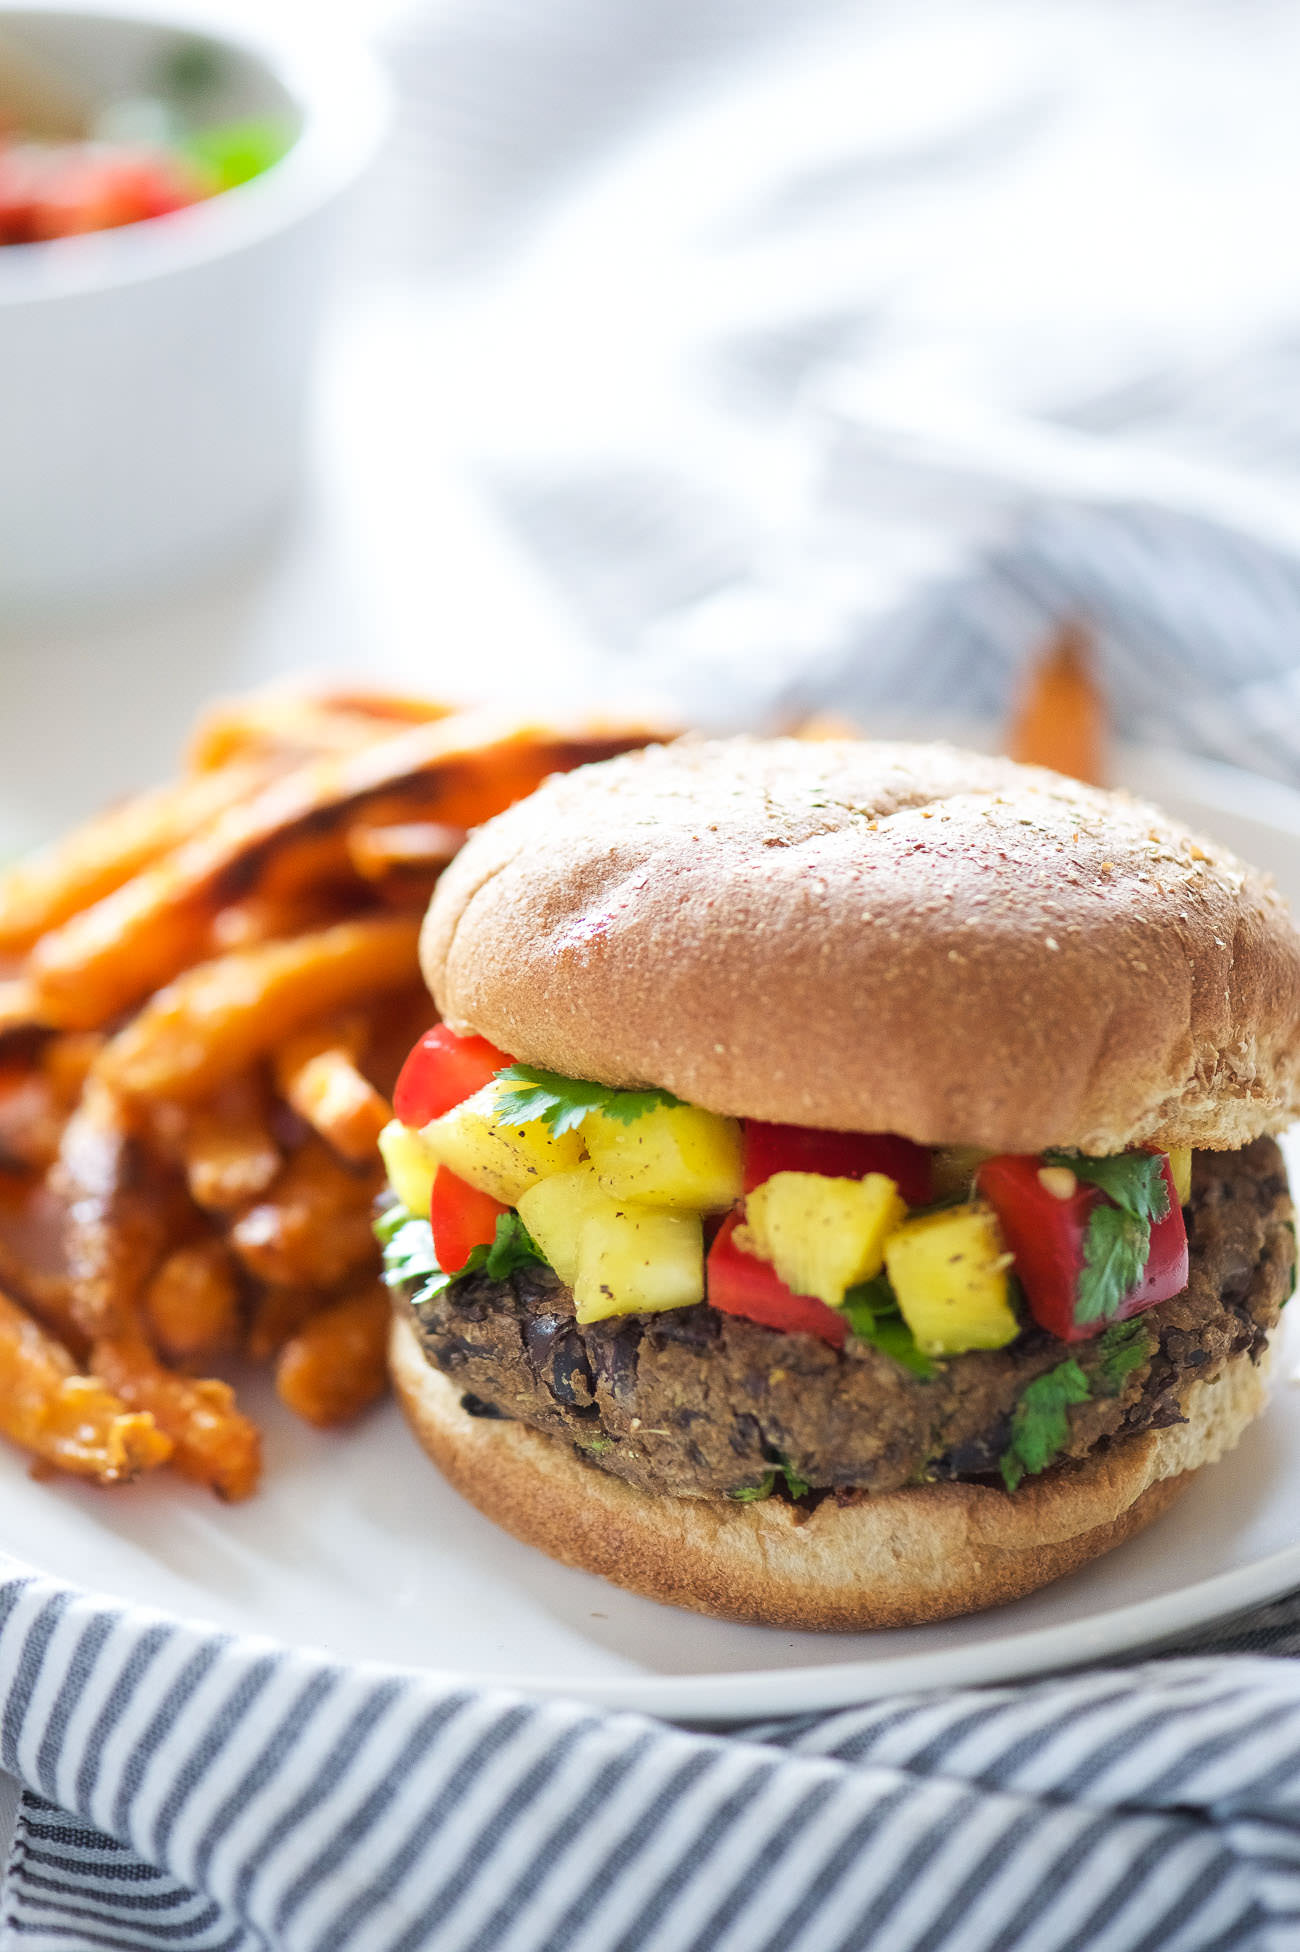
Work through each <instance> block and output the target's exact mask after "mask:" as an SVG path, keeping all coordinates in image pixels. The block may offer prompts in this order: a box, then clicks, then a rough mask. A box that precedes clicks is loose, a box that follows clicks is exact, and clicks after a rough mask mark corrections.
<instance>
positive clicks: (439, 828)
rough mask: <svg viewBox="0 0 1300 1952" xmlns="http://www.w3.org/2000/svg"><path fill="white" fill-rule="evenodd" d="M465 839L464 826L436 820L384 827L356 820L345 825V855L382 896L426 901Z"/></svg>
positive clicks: (409, 821)
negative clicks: (449, 825)
mask: <svg viewBox="0 0 1300 1952" xmlns="http://www.w3.org/2000/svg"><path fill="white" fill-rule="evenodd" d="M464 840H465V830H464V828H463V827H446V826H444V825H443V824H442V823H441V821H437V820H408V821H406V822H405V823H403V824H401V825H398V826H386V827H377V826H374V825H373V824H372V823H370V822H369V821H363V820H359V821H357V822H356V823H355V825H354V826H351V827H349V828H348V835H347V843H348V858H349V860H350V861H351V863H352V866H353V867H354V868H355V869H356V871H357V873H358V874H359V875H360V876H361V878H362V880H363V881H368V882H370V883H371V885H372V886H373V887H374V888H376V889H377V890H378V891H379V892H380V893H381V894H382V895H384V896H385V898H391V897H401V898H404V899H406V898H409V899H411V900H413V901H414V900H420V901H427V900H428V898H429V895H430V894H431V893H432V891H433V885H434V883H435V882H436V881H437V879H438V876H439V875H440V874H441V873H442V870H443V869H444V868H445V867H446V865H447V863H448V861H450V860H452V859H453V858H454V857H455V855H456V854H457V853H459V851H460V849H461V847H462V846H463V844H464Z"/></svg>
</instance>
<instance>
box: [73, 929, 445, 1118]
mask: <svg viewBox="0 0 1300 1952" xmlns="http://www.w3.org/2000/svg"><path fill="white" fill-rule="evenodd" d="M419 932H420V931H419V923H418V922H417V920H416V919H415V917H414V916H407V915H369V916H362V917H361V918H360V919H359V920H357V921H355V922H339V923H337V924H336V925H335V926H334V927H333V928H328V929H320V930H318V931H317V932H316V933H315V934H314V935H300V936H296V937H294V938H293V939H292V940H291V941H289V942H266V943H263V944H262V945H261V946H260V947H259V948H256V949H243V950H239V951H237V952H236V953H235V954H233V955H229V956H220V957H218V958H217V959H216V960H215V961H214V962H206V963H200V964H198V966H197V967H196V968H194V969H188V970H186V971H185V973H184V974H183V975H181V976H178V977H177V978H176V980H175V982H174V983H169V984H168V986H167V987H166V989H162V990H159V991H158V993H157V995H156V996H152V997H150V999H149V1001H148V1002H147V1003H146V1004H145V1006H144V1008H143V1009H142V1010H141V1011H140V1013H139V1015H138V1016H136V1017H133V1018H132V1020H131V1022H130V1023H128V1024H127V1025H126V1027H125V1028H124V1029H123V1030H120V1031H119V1032H118V1034H117V1036H116V1037H114V1038H113V1039H112V1040H111V1041H110V1042H109V1043H108V1044H106V1045H105V1046H104V1049H103V1051H102V1053H101V1054H100V1057H99V1061H98V1063H97V1064H96V1067H95V1073H96V1076H97V1078H98V1079H99V1080H100V1081H101V1082H102V1083H104V1084H106V1085H108V1086H110V1087H111V1088H112V1089H114V1090H117V1091H122V1092H125V1093H127V1094H129V1095H130V1096H133V1097H137V1098H152V1097H160V1098H179V1099H181V1100H183V1101H190V1100H193V1099H195V1098H198V1097H200V1096H201V1095H202V1094H203V1093H205V1092H208V1091H211V1090H213V1089H214V1087H215V1086H217V1085H219V1084H221V1083H223V1082H224V1081H225V1079H227V1078H229V1077H233V1076H234V1075H235V1073H236V1072H238V1071H242V1070H244V1069H245V1068H246V1067H247V1066H248V1065H249V1064H251V1063H252V1062H253V1060H254V1059H255V1058H258V1057H262V1056H264V1055H265V1054H266V1053H267V1052H268V1051H270V1050H273V1049H274V1048H275V1047H276V1046H277V1045H278V1044H281V1043H283V1041H284V1039H285V1038H286V1037H288V1036H290V1035H292V1033H293V1032H294V1031H296V1030H298V1029H299V1028H300V1027H301V1026H302V1025H303V1024H305V1023H308V1022H310V1020H311V1019H312V1018H313V1017H318V1016H319V1015H320V1014H321V1012H322V1011H323V1010H335V1009H341V1008H346V1007H347V1005H349V1004H351V1003H355V1002H357V1001H358V1000H359V999H361V998H363V997H365V998H368V997H371V996H373V995H374V994H375V993H376V992H382V991H385V990H395V989H403V988H405V987H406V986H407V985H408V984H409V983H410V981H411V977H412V974H413V972H414V970H415V968H416V946H417V942H418V938H419Z"/></svg>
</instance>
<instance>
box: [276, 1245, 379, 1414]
mask: <svg viewBox="0 0 1300 1952" xmlns="http://www.w3.org/2000/svg"><path fill="white" fill-rule="evenodd" d="M391 1316H392V1302H391V1300H390V1298H389V1295H388V1292H387V1290H386V1289H385V1288H383V1287H381V1286H380V1284H379V1283H378V1282H376V1281H370V1282H367V1284H366V1286H365V1287H364V1288H359V1289H357V1290H356V1292H355V1293H353V1294H350V1295H345V1296H344V1297H343V1299H342V1300H341V1301H336V1302H333V1303H331V1305H330V1306H329V1307H328V1308H325V1309H322V1311H321V1313H320V1314H319V1315H313V1317H312V1318H311V1320H310V1321H309V1322H307V1323H306V1324H305V1325H304V1326H303V1327H302V1328H300V1329H299V1331H298V1333H297V1334H296V1335H295V1336H293V1337H292V1338H291V1339H290V1340H289V1341H288V1342H287V1343H286V1344H285V1346H284V1348H283V1349H282V1350H281V1352H280V1359H279V1361H278V1362H277V1364H276V1368H275V1387H276V1392H277V1394H278V1395H279V1398H280V1401H281V1402H282V1403H284V1404H287V1405H288V1407H289V1409H291V1410H294V1411H296V1412H297V1414H298V1415H299V1416H300V1417H303V1418H305V1419H306V1421H307V1422H308V1423H314V1424H317V1425H318V1426H320V1427H321V1428H322V1429H328V1428H329V1427H330V1426H331V1425H333V1424H336V1423H347V1422H349V1421H350V1420H351V1419H352V1418H353V1417H356V1416H360V1414H361V1412H362V1411H363V1410H367V1409H369V1407H370V1405H371V1404H372V1403H375V1402H377V1401H378V1400H379V1398H380V1397H381V1396H382V1395H383V1393H384V1390H385V1388H386V1387H387V1383H388V1365H387V1359H386V1352H387V1347H388V1324H389V1321H390V1319H391Z"/></svg>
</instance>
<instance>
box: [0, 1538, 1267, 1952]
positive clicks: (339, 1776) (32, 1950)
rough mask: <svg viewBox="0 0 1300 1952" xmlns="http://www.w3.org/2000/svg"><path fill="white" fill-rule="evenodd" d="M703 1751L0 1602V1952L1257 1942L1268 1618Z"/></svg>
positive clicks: (536, 1710)
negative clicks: (10, 1836) (1038, 1676)
mask: <svg viewBox="0 0 1300 1952" xmlns="http://www.w3.org/2000/svg"><path fill="white" fill-rule="evenodd" d="M1219 1644H1221V1645H1224V1646H1228V1647H1238V1648H1240V1649H1241V1650H1242V1651H1238V1652H1235V1653H1232V1654H1228V1655H1217V1656H1216V1655H1208V1654H1206V1653H1196V1654H1192V1655H1188V1656H1184V1657H1182V1658H1175V1659H1166V1660H1163V1661H1152V1662H1148V1663H1146V1664H1143V1665H1137V1666H1132V1667H1126V1668H1119V1669H1115V1670H1111V1671H1105V1672H1096V1673H1092V1674H1086V1675H1082V1676H1079V1677H1076V1678H1074V1679H1072V1680H1070V1681H1068V1682H1064V1683H1062V1682H1051V1681H1048V1682H1042V1683H1039V1684H1036V1685H1034V1686H1032V1687H1026V1688H985V1689H982V1690H978V1691H972V1692H969V1693H950V1694H943V1695H938V1696H934V1695H913V1696H906V1697H903V1698H900V1699H893V1700H888V1701H882V1702H876V1703H873V1704H872V1705H871V1706H869V1707H865V1708H858V1709H853V1710H849V1711H846V1712H844V1713H840V1714H835V1715H831V1716H827V1717H822V1718H810V1719H804V1720H799V1721H788V1722H783V1723H774V1724H767V1725H764V1726H755V1727H752V1728H748V1729H744V1730H741V1731H739V1732H738V1733H733V1734H731V1735H729V1736H728V1737H726V1738H723V1737H719V1736H717V1735H710V1734H707V1733H692V1732H688V1731H684V1730H679V1729H672V1728H668V1727H665V1726H663V1725H661V1724H656V1723H654V1722H652V1721H648V1720H645V1719H643V1718H642V1717H640V1716H636V1715H630V1714H622V1715H610V1714H598V1713H595V1712H593V1711H591V1710H588V1709H585V1708H582V1707H579V1706H576V1705H569V1704H565V1703H563V1702H553V1701H547V1702H541V1701H537V1700H530V1699H528V1698H526V1697H521V1696H519V1695H514V1694H509V1693H505V1692H496V1691H483V1690H473V1689H467V1688H465V1687H458V1686H457V1685H456V1684H455V1682H454V1680H448V1679H446V1678H440V1677H436V1676H432V1675H421V1674H416V1673H411V1672H397V1671H386V1670H383V1669H379V1668H366V1667H348V1666H341V1665H339V1664H338V1663H336V1662H333V1661H330V1660H328V1659H326V1658H325V1657H323V1656H314V1655H310V1654H304V1653H297V1652H292V1651H290V1650H288V1649H285V1648H280V1647H276V1646H273V1645H270V1644H268V1643H262V1642H256V1641H251V1640H247V1639H238V1638H230V1637H228V1636H225V1635H221V1634H218V1633H215V1632H209V1631H205V1630H203V1629H201V1628H197V1627H192V1626H186V1625H183V1624H181V1623H180V1622H177V1621H174V1620H167V1619H162V1618H156V1617H151V1616H148V1615H143V1614H140V1613H131V1612H127V1611H123V1610H121V1609H118V1608H115V1607H112V1606H109V1605H106V1604H103V1603H102V1602H99V1601H97V1600H94V1599H92V1598H90V1597H88V1596H86V1595H80V1594H76V1593H74V1592H71V1591H69V1590H68V1589H67V1588H66V1587H61V1586H57V1585H54V1584H52V1583H51V1582H49V1581H46V1580H44V1579H40V1578H35V1577H32V1578H12V1579H10V1580H8V1581H7V1582H5V1583H4V1585H3V1586H0V1674H3V1676H4V1682H3V1688H2V1689H0V1760H2V1761H3V1764H4V1766H5V1767H6V1768H8V1769H9V1770H11V1771H13V1772H14V1773H15V1774H17V1775H18V1776H19V1777H20V1778H21V1780H22V1781H23V1783H24V1784H26V1785H27V1788H26V1789H25V1790H24V1793H23V1795H22V1799H21V1804H20V1808H19V1812H18V1819H17V1828H16V1835H15V1842H14V1848H13V1852H12V1857H11V1862H10V1866H9V1871H8V1876H7V1880H6V1883H5V1887H4V1897H3V1909H2V1914H0V1917H2V1922H0V1945H2V1946H3V1947H4V1948H5V1952H11V1948H12V1949H13V1952H17V1948H19V1947H22V1948H25V1949H26V1952H56V1948H57V1949H58V1952H67V1948H70V1947H75V1948H84V1947H99V1946H103V1947H115V1948H123V1952H126V1948H130V1949H131V1952H135V1948H143V1947H154V1948H162V1947H169V1948H171V1949H172V1952H200V1948H202V1952H265V1949H266V1948H275V1952H857V1948H867V1947H871V1948H889V1952H903V1948H907V1952H921V1948H923V1947H943V1948H946V1949H947V1948H955V1949H957V1952H984V1948H987V1952H1011V1948H1013V1947H1019V1948H1025V1949H1026V1952H1030V1949H1032V1952H1083V1948H1087V1952H1103V1948H1105V1952H1137V1948H1139V1947H1141V1948H1150V1952H1212V1948H1213V1949H1214V1952H1227V1949H1228V1948H1233V1952H1241V1948H1247V1947H1249V1948H1251V1952H1286V1948H1289V1947H1293V1946H1294V1945H1295V1944H1296V1943H1297V1942H1300V1661H1297V1660H1295V1659H1282V1658H1276V1657H1275V1658H1264V1657H1263V1656H1262V1655H1261V1654H1260V1653H1259V1652H1258V1651H1255V1650H1258V1649H1261V1648H1267V1649H1269V1650H1270V1651H1271V1653H1272V1654H1273V1655H1274V1656H1277V1655H1283V1654H1286V1653H1288V1652H1295V1651H1300V1602H1297V1601H1290V1602H1286V1603H1283V1604H1281V1605H1278V1606H1275V1607H1272V1608H1270V1609H1268V1610H1267V1612H1266V1614H1264V1615H1262V1616H1260V1617H1259V1618H1258V1619H1257V1620H1256V1621H1255V1622H1254V1623H1253V1624H1252V1625H1251V1626H1250V1627H1249V1628H1247V1629H1246V1630H1244V1631H1243V1632H1241V1633H1239V1634H1238V1636H1237V1638H1236V1639H1235V1640H1234V1638H1233V1637H1232V1635H1231V1634H1229V1635H1226V1636H1224V1637H1223V1638H1222V1640H1221V1641H1220V1643H1219Z"/></svg>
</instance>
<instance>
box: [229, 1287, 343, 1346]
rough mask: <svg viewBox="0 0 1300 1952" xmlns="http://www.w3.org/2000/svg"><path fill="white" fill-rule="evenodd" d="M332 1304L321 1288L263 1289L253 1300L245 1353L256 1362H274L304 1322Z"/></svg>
mask: <svg viewBox="0 0 1300 1952" xmlns="http://www.w3.org/2000/svg"><path fill="white" fill-rule="evenodd" d="M328 1305H329V1296H328V1295H327V1294H324V1293H322V1291H321V1290H320V1289H319V1288H275V1287H270V1288H263V1289H262V1291H261V1293H260V1294H259V1295H258V1296H257V1297H256V1299H255V1300H254V1302H253V1308H252V1314H251V1316H250V1318H249V1323H248V1333H247V1336H246V1337H245V1340H244V1354H245V1355H246V1356H248V1357H249V1358H250V1359H251V1360H252V1361H253V1362H270V1360H271V1358H272V1357H273V1356H276V1355H278V1354H279V1353H280V1350H281V1349H282V1348H283V1347H284V1345H285V1343H286V1342H287V1341H288V1340H289V1337H290V1336H291V1335H296V1334H297V1333H298V1330H299V1329H300V1328H301V1327H302V1325H303V1323H304V1322H307V1321H310V1319H311V1317H312V1316H313V1315H318V1314H319V1313H320V1311H321V1309H322V1308H325V1307H328Z"/></svg>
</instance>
